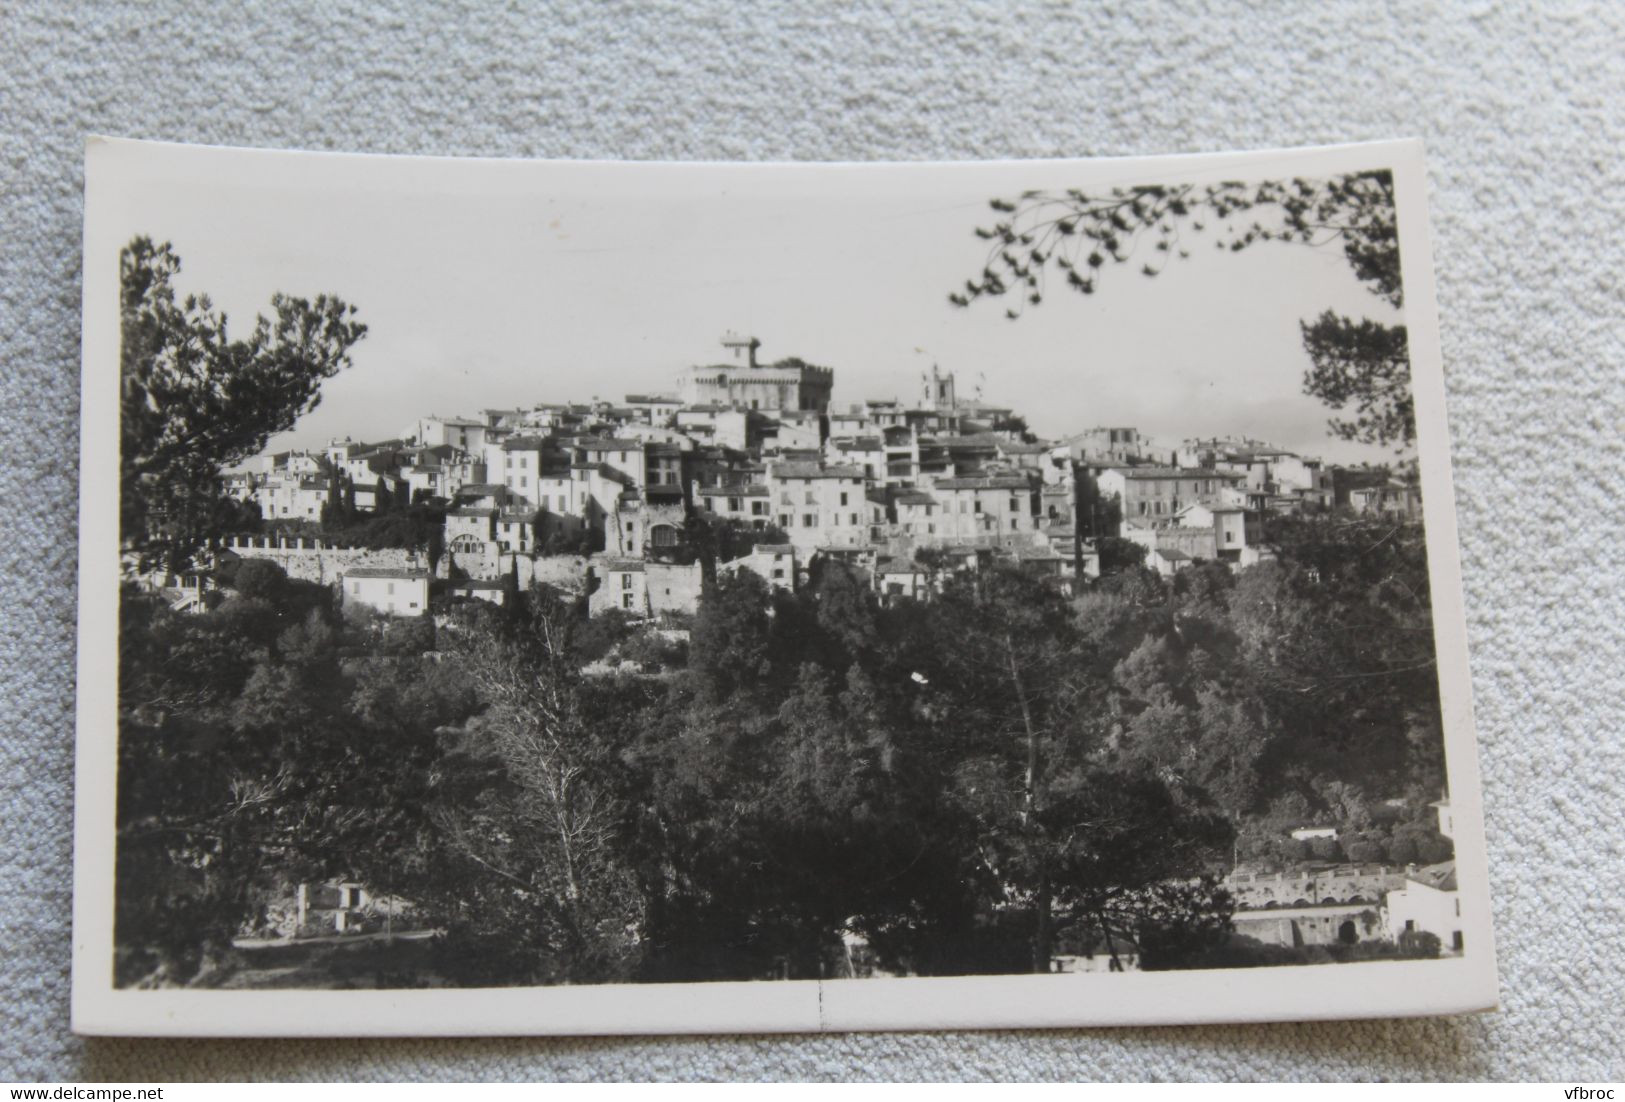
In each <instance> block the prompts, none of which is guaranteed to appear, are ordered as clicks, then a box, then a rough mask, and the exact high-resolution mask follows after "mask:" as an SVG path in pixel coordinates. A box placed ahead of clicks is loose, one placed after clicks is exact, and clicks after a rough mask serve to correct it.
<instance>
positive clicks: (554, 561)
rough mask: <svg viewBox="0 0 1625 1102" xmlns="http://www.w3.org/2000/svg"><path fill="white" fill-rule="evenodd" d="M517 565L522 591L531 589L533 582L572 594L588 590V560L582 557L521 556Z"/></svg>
mask: <svg viewBox="0 0 1625 1102" xmlns="http://www.w3.org/2000/svg"><path fill="white" fill-rule="evenodd" d="M517 565H518V578H519V588H520V589H521V590H525V589H529V588H530V585H531V583H532V582H536V583H537V584H540V585H550V586H552V587H553V588H555V589H563V590H566V591H568V592H570V593H581V592H582V591H584V590H585V589H586V588H587V560H586V559H585V558H583V557H582V556H580V555H541V556H538V557H536V558H531V557H530V556H528V555H521V556H519V561H518V564H517Z"/></svg>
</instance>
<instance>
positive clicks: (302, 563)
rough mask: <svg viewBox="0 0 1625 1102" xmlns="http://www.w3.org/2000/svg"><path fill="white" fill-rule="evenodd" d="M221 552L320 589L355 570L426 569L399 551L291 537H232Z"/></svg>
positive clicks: (418, 558) (420, 558) (412, 554)
mask: <svg viewBox="0 0 1625 1102" xmlns="http://www.w3.org/2000/svg"><path fill="white" fill-rule="evenodd" d="M222 550H225V551H229V552H231V553H232V554H233V555H236V556H237V557H238V558H241V559H265V560H267V561H270V562H274V563H276V564H277V565H278V566H280V567H281V568H282V569H283V571H284V572H286V573H287V575H288V577H290V578H294V579H296V580H298V581H302V582H318V583H320V584H322V585H337V584H338V583H339V578H340V576H341V575H343V574H344V572H345V571H347V570H353V569H356V568H358V567H382V568H385V569H392V570H405V569H417V570H426V569H428V566H429V564H428V560H427V558H426V557H425V556H424V555H422V554H420V553H419V552H416V551H412V550H409V549H407V548H403V547H385V548H378V549H374V548H367V547H340V546H337V545H335V544H331V543H328V542H327V541H325V540H318V539H308V538H298V537H293V536H234V537H231V538H229V539H228V540H227V541H226V542H225V544H224V546H223V548H222Z"/></svg>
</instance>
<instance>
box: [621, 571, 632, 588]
mask: <svg viewBox="0 0 1625 1102" xmlns="http://www.w3.org/2000/svg"><path fill="white" fill-rule="evenodd" d="M621 588H622V589H631V588H632V575H630V574H622V575H621Z"/></svg>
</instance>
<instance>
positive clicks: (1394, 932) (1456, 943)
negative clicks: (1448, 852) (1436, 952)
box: [1383, 861, 1465, 953]
mask: <svg viewBox="0 0 1625 1102" xmlns="http://www.w3.org/2000/svg"><path fill="white" fill-rule="evenodd" d="M1383 911H1384V915H1385V919H1386V923H1387V927H1388V935H1389V936H1390V937H1392V938H1393V939H1394V940H1396V941H1397V940H1399V938H1400V937H1402V936H1403V935H1405V934H1407V933H1427V934H1432V935H1433V936H1434V937H1436V938H1438V939H1439V944H1440V947H1441V948H1442V949H1443V950H1444V951H1445V952H1446V953H1459V952H1461V950H1462V948H1463V947H1464V945H1465V939H1464V937H1463V935H1462V924H1461V898H1460V896H1459V895H1458V894H1457V889H1456V863H1455V862H1454V861H1445V862H1443V863H1441V864H1437V865H1428V866H1426V867H1424V868H1420V869H1415V870H1407V872H1406V876H1405V886H1404V887H1403V888H1398V889H1395V890H1392V891H1390V892H1389V893H1388V896H1387V899H1386V900H1385V901H1384V905H1383Z"/></svg>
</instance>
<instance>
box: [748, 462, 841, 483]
mask: <svg viewBox="0 0 1625 1102" xmlns="http://www.w3.org/2000/svg"><path fill="white" fill-rule="evenodd" d="M769 472H770V474H771V475H772V477H774V478H845V479H858V480H861V479H862V478H863V471H862V469H861V468H858V467H842V466H828V467H826V466H824V465H822V464H820V463H803V462H790V463H775V464H773V465H772V466H771V467H770V468H769Z"/></svg>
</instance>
